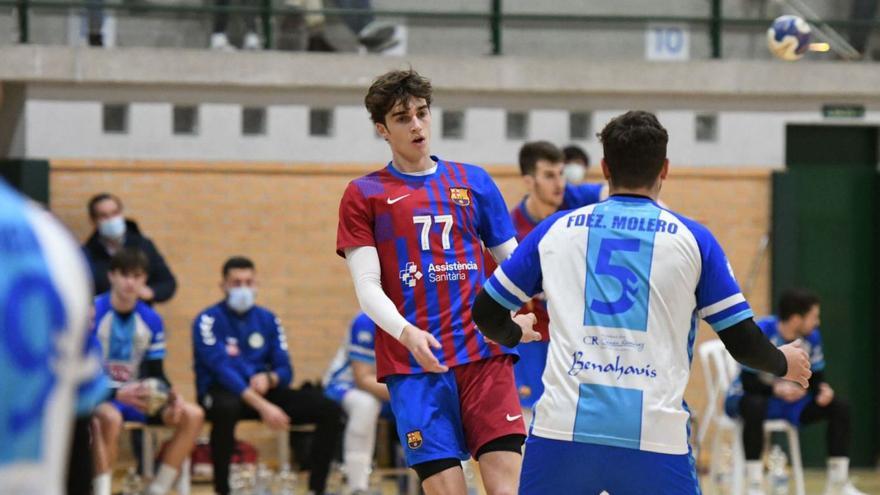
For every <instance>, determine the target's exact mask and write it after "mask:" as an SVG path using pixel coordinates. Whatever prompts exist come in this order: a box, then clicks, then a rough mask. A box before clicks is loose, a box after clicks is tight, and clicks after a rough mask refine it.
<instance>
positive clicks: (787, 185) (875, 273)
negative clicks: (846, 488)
mask: <svg viewBox="0 0 880 495" xmlns="http://www.w3.org/2000/svg"><path fill="white" fill-rule="evenodd" d="M877 154H878V130H877V128H875V127H864V126H819V125H790V126H788V128H787V130H786V159H785V161H786V166H787V169H786V170H785V171H784V172H777V173H776V174H774V176H773V301H774V303H775V301H776V300H777V297H778V295H779V293H780V292H781V291H782V290H784V289H785V288H787V287H793V286H800V287H805V288H809V289H811V290H813V291H815V292H817V293H818V294H819V296H820V297H821V299H822V315H821V317H822V324H821V329H822V338H823V340H824V347H825V349H824V350H825V357H826V362H827V368H826V372H825V375H826V378H827V380H828V382H829V384H830V385H831V386H832V387H833V388H834V390H835V392H836V393H837V395H839V396H841V397H844V398H846V399H847V400H848V401H849V402H850V404H851V406H852V441H851V458H852V463H853V465H857V466H873V465H874V462H875V460H876V454H877V445H878V419H877V418H878V416H877V399H878V397H877V395H878V394H877V386H878V371H877V370H878V367H877V357H878V342H880V339H878V337H877V335H878V332H880V323H878V322H880V311H878V307H877V302H878V300H880V297H878V295H880V291H878V285H880V284H878V279H880V270H878V267H880V263H878V259H877V258H878V253H880V242H878V238H880V222H878V219H880V215H878V207H880V196H878V184H880V181H878V178H877V176H878V174H877V163H878V162H877V158H878V156H877ZM801 440H802V451H803V455H804V462H805V463H806V464H807V465H810V466H823V465H824V464H825V457H826V446H825V425H824V424H820V425H817V426H807V427H804V428H803V429H802V430H801Z"/></svg>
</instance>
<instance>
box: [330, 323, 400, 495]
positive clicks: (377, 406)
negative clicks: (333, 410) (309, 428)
mask: <svg viewBox="0 0 880 495" xmlns="http://www.w3.org/2000/svg"><path fill="white" fill-rule="evenodd" d="M375 339H376V324H375V323H373V322H372V321H371V320H370V318H369V317H368V316H367V315H365V314H364V313H360V314H358V315H357V316H356V317H355V319H354V320H353V321H352V322H351V330H350V331H349V332H348V335H347V336H346V340H345V343H344V344H343V345H342V346H341V347H340V348H339V351H337V352H336V356H335V357H334V358H333V362H332V363H330V369H328V370H327V374H326V375H325V376H324V393H325V395H327V397H329V398H331V399H333V400H334V401H336V402H337V403H339V404H340V405H341V406H342V409H344V410H345V414H346V415H347V416H348V422H347V423H346V425H345V436H344V437H343V440H342V446H343V452H342V459H343V463H344V465H343V472H345V476H346V478H347V480H348V482H347V485H348V488H349V490H350V491H351V493H352V494H365V493H367V490H368V489H369V481H370V467H371V465H372V463H373V450H374V448H375V446H376V422H377V421H378V420H379V416H380V415H382V416H384V417H386V418H391V417H392V415H391V406H390V404H389V402H388V401H389V400H390V397H389V395H388V387H387V386H385V384H384V383H379V381H378V380H377V378H376V350H375V344H374V342H375Z"/></svg>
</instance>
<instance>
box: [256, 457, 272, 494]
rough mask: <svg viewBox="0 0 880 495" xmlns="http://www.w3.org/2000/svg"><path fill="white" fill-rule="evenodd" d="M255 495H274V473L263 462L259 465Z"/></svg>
mask: <svg viewBox="0 0 880 495" xmlns="http://www.w3.org/2000/svg"><path fill="white" fill-rule="evenodd" d="M254 495H272V471H270V470H269V468H268V467H266V465H265V464H263V463H262V462H261V463H260V464H258V465H257V476H256V483H255V486H254Z"/></svg>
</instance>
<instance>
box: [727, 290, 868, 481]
mask: <svg viewBox="0 0 880 495" xmlns="http://www.w3.org/2000/svg"><path fill="white" fill-rule="evenodd" d="M757 323H758V326H759V327H760V328H761V330H762V331H763V332H764V335H766V336H767V338H768V339H770V341H771V342H772V343H773V344H775V345H777V346H781V345H784V344H788V343H790V342H793V341H795V340H799V341H800V342H801V346H802V347H803V348H804V350H805V351H806V352H807V354H809V356H810V364H811V366H810V369H811V370H812V372H813V376H812V377H810V387H809V389H804V388H803V387H801V386H799V385H797V384H796V383H794V382H789V381H786V380H783V379H781V378H775V377H772V376H770V375H767V374H765V373H759V372H756V371H755V370H752V369H748V368H743V371H742V373H741V374H740V376H739V378H738V379H737V380H735V381H734V383H733V385H731V387H730V391H729V392H728V397H727V400H726V402H725V410H726V411H727V414H728V415H730V416H732V417H742V420H743V445H744V447H745V454H746V477H747V483H748V495H761V494H763V493H765V492H764V489H763V475H764V473H763V471H764V464H763V462H762V461H761V451H762V450H763V448H764V420H766V419H785V420H787V421H788V422H790V423H791V424H793V425H795V426H798V425H800V424H810V423H814V422H817V421H827V422H828V436H827V438H828V484H827V486H826V490H825V493H826V494H829V495H865V494H864V493H863V492H861V491H859V490H858V489H856V488H855V487H854V486H853V484H852V483H851V482H850V480H849V441H850V430H851V427H850V413H849V410H850V407H849V403H848V402H847V401H846V400H845V399H843V398H842V397H840V396H838V395H835V393H834V389H832V388H831V385H829V384H828V383H826V382H825V356H824V354H823V352H822V337H821V336H820V335H819V298H818V297H817V296H816V295H815V294H813V293H811V292H809V291H806V290H803V289H793V290H788V291H785V292H784V293H783V294H782V295H781V296H780V298H779V310H778V315H776V316H768V317H766V318H763V319H761V320H758V322H757Z"/></svg>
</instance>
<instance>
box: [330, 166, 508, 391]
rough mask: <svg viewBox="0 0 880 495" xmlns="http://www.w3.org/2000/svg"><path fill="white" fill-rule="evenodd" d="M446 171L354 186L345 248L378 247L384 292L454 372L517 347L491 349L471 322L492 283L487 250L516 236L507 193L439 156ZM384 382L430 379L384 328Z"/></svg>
mask: <svg viewBox="0 0 880 495" xmlns="http://www.w3.org/2000/svg"><path fill="white" fill-rule="evenodd" d="M431 159H432V160H434V162H435V163H436V164H437V168H436V170H435V171H434V172H433V173H431V174H428V175H419V176H416V175H407V174H403V173H401V172H399V171H397V170H395V169H394V167H392V165H391V163H389V164H388V166H386V167H385V168H383V169H381V170H378V171H376V172H373V173H371V174H368V175H365V176H363V177H360V178H358V179H355V180H353V181H352V182H351V183H349V185H348V188H346V190H345V193H344V194H343V196H342V201H341V202H340V205H339V228H338V232H337V240H336V250H337V251H336V252H337V253H338V254H339V255H340V256H344V251H345V249H348V248H354V247H361V246H374V247H375V248H376V250H377V251H378V253H379V262H380V265H381V270H382V288H383V289H384V291H385V293H386V294H387V295H388V297H389V298H390V299H391V300H392V301H394V303H395V304H396V305H397V310H398V311H400V314H402V315H403V316H404V317H405V318H406V319H407V321H409V322H410V323H412V324H413V325H415V326H416V327H418V328H421V329H423V330H426V331H429V332H431V334H432V335H434V337H435V338H436V339H437V340H438V341H439V342H440V344H441V346H442V348H441V349H435V350H434V354H435V355H436V356H437V359H439V360H440V362H441V363H443V364H445V365H446V366H449V367H453V366H458V365H462V364H466V363H470V362H473V361H478V360H480V359H485V358H489V357H492V356H497V355H500V354H505V353H513V352H514V351H513V350H511V349H506V348H502V347H500V346H498V345H496V344H492V343H488V342H486V341H485V340H484V339H483V336H482V335H481V334H480V333H479V332H478V331H476V327H475V325H474V322H473V319H472V318H471V307H472V305H473V301H474V298H475V297H476V295H477V293H478V292H479V290H480V287H481V286H482V284H483V281H484V280H485V276H484V267H483V264H484V259H483V256H482V245H485V246H487V247H495V246H498V245H500V244H502V243H504V242H505V241H507V240H509V239H511V238H513V237H514V236H515V231H514V229H513V224H512V223H511V221H510V215H509V214H508V213H507V207H506V206H505V204H504V199H503V198H502V197H501V193H500V192H499V191H498V187H497V186H496V185H495V183H494V182H492V179H491V178H490V177H489V174H488V173H486V171H485V170H483V169H482V168H480V167H477V166H475V165H468V164H463V163H455V162H448V161H445V160H440V159H439V158H437V157H434V156H432V157H431ZM376 368H377V374H378V376H379V378H383V377H385V376H388V375H393V374H413V373H421V372H422V368H421V367H420V366H419V364H418V363H417V362H416V361H415V359H414V358H413V357H412V356H411V355H410V353H409V351H408V350H407V349H406V347H404V346H403V345H402V344H400V343H399V342H397V341H396V340H395V339H394V338H393V337H391V336H390V335H388V334H387V333H385V332H376Z"/></svg>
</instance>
